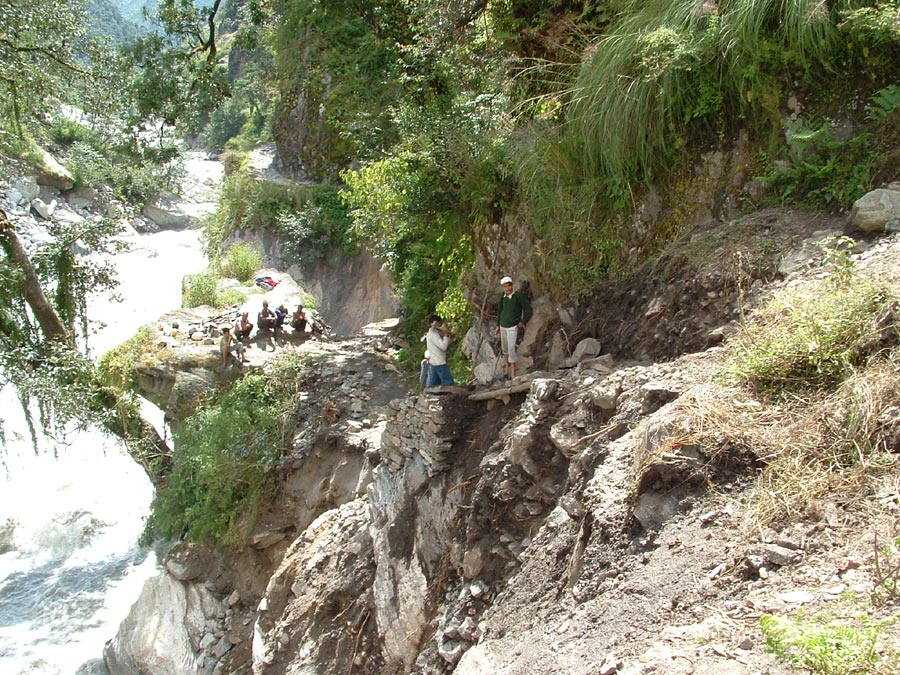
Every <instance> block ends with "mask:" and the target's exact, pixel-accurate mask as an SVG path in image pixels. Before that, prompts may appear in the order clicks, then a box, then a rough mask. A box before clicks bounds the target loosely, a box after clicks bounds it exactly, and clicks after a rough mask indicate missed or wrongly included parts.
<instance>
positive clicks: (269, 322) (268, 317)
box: [256, 300, 277, 333]
mask: <svg viewBox="0 0 900 675" xmlns="http://www.w3.org/2000/svg"><path fill="white" fill-rule="evenodd" d="M276 320H277V319H276V317H275V312H273V311H272V310H271V309H269V301H268V300H263V304H262V309H261V310H259V314H258V315H257V317H256V327H257V331H258V333H263V332H268V331H270V330H272V329H273V328H275V321H276Z"/></svg>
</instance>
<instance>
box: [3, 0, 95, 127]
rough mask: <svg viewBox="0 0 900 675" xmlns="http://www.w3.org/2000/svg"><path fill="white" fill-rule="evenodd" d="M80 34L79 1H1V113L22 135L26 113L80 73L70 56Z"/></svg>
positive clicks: (82, 21)
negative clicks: (11, 121) (66, 80)
mask: <svg viewBox="0 0 900 675" xmlns="http://www.w3.org/2000/svg"><path fill="white" fill-rule="evenodd" d="M84 33H85V16H84V5H83V4H82V2H81V0H54V1H53V2H46V0H0V92H2V95H0V112H2V113H3V115H4V117H6V118H10V117H11V118H12V120H13V124H14V125H15V128H16V131H17V132H18V133H19V134H20V135H21V133H22V120H23V117H24V115H25V114H28V113H30V112H32V111H34V112H37V111H39V110H40V109H41V108H43V107H45V106H46V105H47V102H48V98H50V97H51V96H52V95H53V93H54V91H55V90H56V89H57V86H58V84H59V82H60V80H61V79H62V78H71V77H72V76H73V75H80V74H81V73H82V69H81V67H80V66H79V65H78V63H77V62H76V60H75V57H74V54H75V47H76V45H77V44H78V43H79V41H80V40H82V38H83V37H84Z"/></svg>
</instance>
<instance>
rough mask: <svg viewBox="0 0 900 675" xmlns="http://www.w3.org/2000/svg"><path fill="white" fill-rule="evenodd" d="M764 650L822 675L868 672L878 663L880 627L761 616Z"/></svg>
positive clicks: (799, 615) (863, 623)
mask: <svg viewBox="0 0 900 675" xmlns="http://www.w3.org/2000/svg"><path fill="white" fill-rule="evenodd" d="M759 623H760V627H761V628H762V631H763V634H764V635H765V636H766V647H767V649H768V650H769V651H771V652H773V653H775V654H777V655H778V656H779V657H780V658H782V659H784V660H786V661H789V662H790V663H792V664H793V665H795V666H799V667H801V668H808V669H809V670H810V671H811V672H813V673H819V674H821V675H852V674H853V673H860V674H861V673H870V672H874V671H873V670H872V669H873V668H874V667H875V665H876V664H877V662H878V653H877V652H876V643H877V640H878V636H879V634H880V633H881V629H880V627H879V626H877V625H874V624H872V623H870V622H867V621H853V622H851V621H841V622H838V621H835V620H832V619H829V618H828V617H824V616H813V617H810V618H808V619H807V618H805V617H804V616H803V614H802V613H798V615H797V618H795V619H792V618H788V617H779V616H773V615H771V614H764V615H763V616H762V617H760V620H759Z"/></svg>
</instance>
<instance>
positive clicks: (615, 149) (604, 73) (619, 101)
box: [517, 0, 860, 294]
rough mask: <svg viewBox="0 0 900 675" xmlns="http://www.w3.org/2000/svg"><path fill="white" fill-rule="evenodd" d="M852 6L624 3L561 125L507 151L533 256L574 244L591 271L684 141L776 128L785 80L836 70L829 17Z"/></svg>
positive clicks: (743, 1)
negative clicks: (534, 238) (513, 156)
mask: <svg viewBox="0 0 900 675" xmlns="http://www.w3.org/2000/svg"><path fill="white" fill-rule="evenodd" d="M859 4H860V3H859V2H855V1H853V0H837V1H836V2H831V3H827V4H826V3H823V2H821V0H796V1H794V2H785V1H784V0H721V1H720V2H718V3H716V2H702V1H700V0H651V1H650V2H647V1H645V0H632V1H631V2H630V3H628V4H627V7H626V10H625V11H624V12H623V13H622V14H621V18H620V20H619V21H618V23H616V24H615V25H614V26H613V27H612V28H611V29H610V31H609V32H608V33H607V34H605V35H604V36H602V37H600V38H599V39H598V40H597V41H596V42H595V44H594V46H593V47H592V48H591V49H589V50H586V51H585V54H586V56H585V57H584V60H583V62H582V64H581V67H580V71H579V74H578V76H577V78H576V80H575V82H574V84H573V85H572V86H571V88H570V90H569V91H568V95H569V102H568V104H567V109H566V115H565V123H564V125H563V127H562V129H561V130H553V131H547V132H543V133H535V134H534V135H533V136H532V137H531V139H530V140H528V141H526V142H525V143H524V144H523V147H521V148H520V149H519V157H518V158H517V159H518V161H517V164H518V178H519V182H520V184H521V186H522V192H523V197H524V201H525V208H524V209H523V212H524V213H525V215H526V217H527V218H529V220H530V222H531V223H532V226H533V228H534V230H535V232H536V234H537V235H538V239H539V245H540V250H541V252H542V253H544V254H545V255H546V254H551V255H552V254H554V252H555V251H562V250H567V251H568V250H570V249H572V248H574V249H575V250H576V252H577V251H578V250H579V249H581V250H582V251H583V253H584V255H582V256H580V257H579V267H580V268H582V272H581V274H580V276H583V275H584V273H585V272H587V274H588V276H592V275H593V276H599V275H602V274H603V273H604V272H605V270H606V269H607V268H609V266H610V265H611V257H614V256H615V255H616V249H617V247H621V246H622V245H624V244H626V243H627V239H626V237H627V236H628V234H629V233H628V232H627V231H624V230H622V229H621V228H620V227H618V225H617V224H616V223H617V221H619V220H621V213H622V211H623V210H627V207H628V206H629V205H630V204H631V202H632V201H633V198H632V195H633V194H636V193H638V192H639V191H640V189H641V186H643V185H647V184H650V183H651V182H658V181H659V180H660V179H663V178H665V177H666V176H667V175H669V174H670V173H671V171H672V170H673V168H674V167H676V166H677V165H678V161H679V160H680V159H682V158H683V157H684V156H685V154H684V152H683V150H684V148H685V147H687V146H689V144H691V143H692V140H694V139H698V138H702V139H707V141H706V142H707V143H708V142H709V140H708V139H715V138H717V137H719V136H720V135H722V134H725V133H728V130H729V129H732V128H734V126H735V125H736V124H738V123H739V124H741V125H746V124H748V123H749V124H751V125H752V124H756V125H758V126H759V127H760V130H766V131H767V133H771V132H772V130H773V129H778V130H780V124H781V113H780V106H781V105H782V104H783V102H784V100H785V98H786V91H787V90H789V89H790V88H792V87H793V86H795V85H794V80H795V79H797V78H799V79H803V78H804V77H805V76H806V74H807V73H817V74H822V73H828V72H834V71H837V70H838V69H839V68H840V66H839V65H838V64H839V63H840V62H841V61H842V60H845V50H846V45H845V44H844V41H843V40H842V39H841V31H842V27H841V26H842V24H841V21H842V19H843V18H844V17H845V16H846V15H847V14H848V12H850V11H851V10H853V9H854V8H856V6H857V5H859ZM710 132H712V133H710ZM696 146H697V143H696V142H694V144H693V147H696ZM585 235H586V236H585ZM546 273H547V276H546V278H545V281H547V282H549V283H548V285H549V286H550V287H551V288H552V287H554V286H556V287H570V286H571V284H572V282H573V280H575V279H577V276H573V274H572V270H567V269H550V270H546ZM576 294H577V293H576Z"/></svg>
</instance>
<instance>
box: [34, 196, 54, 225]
mask: <svg viewBox="0 0 900 675" xmlns="http://www.w3.org/2000/svg"><path fill="white" fill-rule="evenodd" d="M31 210H32V211H34V212H35V213H36V214H38V215H39V216H40V217H41V218H43V219H44V220H50V219H51V218H52V217H53V212H54V211H56V200H55V199H54V200H53V201H51V202H50V203H49V204H48V203H47V202H45V201H44V200H43V199H41V198H40V197H38V198H36V199H33V200H32V201H31Z"/></svg>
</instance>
